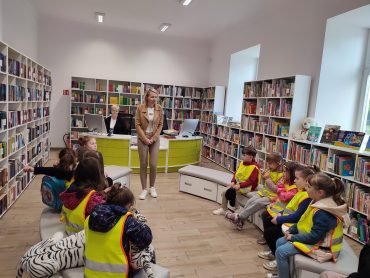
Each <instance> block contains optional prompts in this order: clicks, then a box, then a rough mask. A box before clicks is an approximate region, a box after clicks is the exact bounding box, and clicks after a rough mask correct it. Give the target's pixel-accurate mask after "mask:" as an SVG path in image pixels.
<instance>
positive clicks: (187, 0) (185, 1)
mask: <svg viewBox="0 0 370 278" xmlns="http://www.w3.org/2000/svg"><path fill="white" fill-rule="evenodd" d="M191 1H192V0H181V1H180V2H181V4H182V5H183V6H188V5H189V4H190V2H191Z"/></svg>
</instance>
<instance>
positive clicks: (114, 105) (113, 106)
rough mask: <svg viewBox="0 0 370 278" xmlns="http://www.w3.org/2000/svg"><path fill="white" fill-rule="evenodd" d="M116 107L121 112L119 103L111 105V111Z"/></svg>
mask: <svg viewBox="0 0 370 278" xmlns="http://www.w3.org/2000/svg"><path fill="white" fill-rule="evenodd" d="M113 108H115V109H116V110H117V112H119V106H118V105H117V104H113V105H112V106H111V107H110V112H112V109H113Z"/></svg>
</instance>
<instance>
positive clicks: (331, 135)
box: [320, 125, 340, 145]
mask: <svg viewBox="0 0 370 278" xmlns="http://www.w3.org/2000/svg"><path fill="white" fill-rule="evenodd" d="M339 129H340V126H339V125H325V128H324V132H323V133H322V136H321V141H320V143H324V144H331V145H333V144H334V142H335V140H336V139H337V134H338V131H339Z"/></svg>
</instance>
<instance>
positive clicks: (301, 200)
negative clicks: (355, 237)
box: [258, 166, 315, 271]
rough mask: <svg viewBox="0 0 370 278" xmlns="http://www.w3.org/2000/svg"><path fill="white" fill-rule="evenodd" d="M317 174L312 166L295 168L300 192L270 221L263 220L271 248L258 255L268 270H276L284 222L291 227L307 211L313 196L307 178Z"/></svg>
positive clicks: (265, 236) (264, 231)
mask: <svg viewBox="0 0 370 278" xmlns="http://www.w3.org/2000/svg"><path fill="white" fill-rule="evenodd" d="M314 174H315V170H314V169H313V168H311V167H304V166H299V167H297V169H296V170H295V179H294V184H295V185H296V186H297V189H298V192H297V194H295V195H294V197H293V198H292V199H291V200H290V202H289V203H288V205H287V206H286V208H285V209H284V211H283V212H282V213H278V214H277V215H275V216H274V217H273V218H272V219H271V221H270V222H268V221H264V222H263V224H264V225H263V235H264V238H265V239H266V243H267V245H268V247H269V248H270V249H269V250H266V251H261V252H258V257H260V258H262V259H266V260H272V261H269V262H265V263H264V264H263V267H264V268H266V269H267V270H271V271H276V270H277V266H276V260H275V250H276V241H277V240H278V239H279V238H280V237H282V236H284V234H283V231H282V224H284V223H286V224H284V226H287V227H290V226H291V225H292V224H291V223H297V222H298V220H299V219H300V218H301V216H302V215H303V213H304V212H305V211H306V209H307V207H308V205H309V204H310V203H311V201H312V200H311V198H309V197H308V193H307V191H306V185H307V180H308V178H309V177H310V176H311V175H314Z"/></svg>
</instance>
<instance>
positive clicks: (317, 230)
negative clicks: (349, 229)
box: [266, 173, 347, 278]
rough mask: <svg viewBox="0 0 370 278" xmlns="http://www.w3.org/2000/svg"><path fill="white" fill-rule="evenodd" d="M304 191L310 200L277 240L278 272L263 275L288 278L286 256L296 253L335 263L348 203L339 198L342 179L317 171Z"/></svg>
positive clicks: (340, 246) (341, 240) (340, 243)
mask: <svg viewBox="0 0 370 278" xmlns="http://www.w3.org/2000/svg"><path fill="white" fill-rule="evenodd" d="M306 190H307V193H308V196H309V197H310V198H311V199H312V202H311V203H310V205H309V206H308V208H307V210H306V211H305V213H304V214H303V215H302V217H301V218H300V219H299V221H298V223H297V224H294V225H293V226H291V227H290V228H289V229H288V230H287V232H286V233H285V236H284V237H281V238H279V239H278V240H277V242H276V252H275V257H276V262H277V267H278V275H277V276H276V275H275V274H272V273H269V274H267V276H266V277H280V278H288V277H289V257H291V256H294V255H295V254H306V255H309V256H310V257H313V258H315V259H316V260H318V261H320V262H324V261H328V260H333V261H334V262H335V261H336V259H337V257H338V255H339V253H340V250H341V248H342V242H343V221H345V220H346V214H347V205H346V204H345V202H344V200H343V199H342V197H341V194H342V193H343V190H344V185H343V183H342V181H341V180H340V179H338V178H330V177H329V176H328V175H326V174H322V173H318V174H315V175H312V176H311V177H309V178H308V184H307V187H306Z"/></svg>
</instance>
